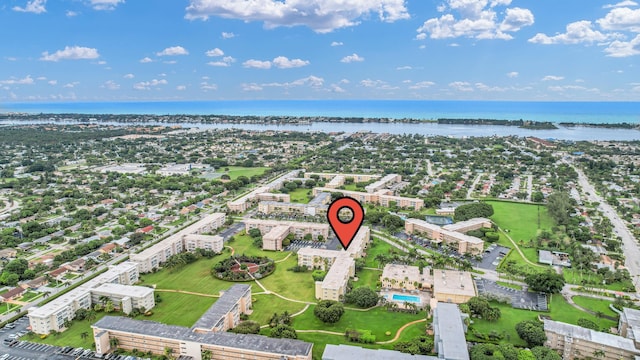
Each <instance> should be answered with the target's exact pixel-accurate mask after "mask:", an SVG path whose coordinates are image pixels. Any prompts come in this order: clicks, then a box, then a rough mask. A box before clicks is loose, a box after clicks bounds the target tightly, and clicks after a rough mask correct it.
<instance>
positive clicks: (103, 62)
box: [96, 60, 107, 65]
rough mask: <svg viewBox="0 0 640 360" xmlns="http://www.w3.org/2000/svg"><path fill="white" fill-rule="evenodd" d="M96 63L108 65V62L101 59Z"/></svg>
mask: <svg viewBox="0 0 640 360" xmlns="http://www.w3.org/2000/svg"><path fill="white" fill-rule="evenodd" d="M96 64H98V65H107V62H106V61H104V60H100V61H98V62H97V63H96Z"/></svg>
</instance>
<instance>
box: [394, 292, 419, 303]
mask: <svg viewBox="0 0 640 360" xmlns="http://www.w3.org/2000/svg"><path fill="white" fill-rule="evenodd" d="M391 298H392V299H393V300H395V301H408V302H412V303H420V298H419V297H417V296H412V295H400V294H393V296H392V297H391Z"/></svg>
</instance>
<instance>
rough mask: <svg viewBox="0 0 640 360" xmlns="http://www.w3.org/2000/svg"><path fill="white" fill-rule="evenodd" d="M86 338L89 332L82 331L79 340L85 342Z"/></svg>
mask: <svg viewBox="0 0 640 360" xmlns="http://www.w3.org/2000/svg"><path fill="white" fill-rule="evenodd" d="M88 337H89V332H87V331H83V332H81V333H80V338H82V340H87V338H88Z"/></svg>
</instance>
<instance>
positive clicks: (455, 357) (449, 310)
mask: <svg viewBox="0 0 640 360" xmlns="http://www.w3.org/2000/svg"><path fill="white" fill-rule="evenodd" d="M465 332H466V327H465V325H464V321H463V315H462V313H461V312H460V309H459V308H458V305H456V304H447V303H441V302H439V303H437V306H436V307H435V309H434V310H433V333H434V339H433V342H434V350H435V351H437V352H438V358H439V359H447V360H469V351H468V350H467V348H468V347H467V341H466V340H465V335H464V334H465Z"/></svg>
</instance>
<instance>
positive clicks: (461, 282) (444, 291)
mask: <svg viewBox="0 0 640 360" xmlns="http://www.w3.org/2000/svg"><path fill="white" fill-rule="evenodd" d="M477 294H478V291H477V290H476V286H475V283H474V282H473V279H472V277H471V273H470V272H467V271H457V270H440V269H438V270H435V269H434V270H433V297H434V299H436V300H437V301H439V302H443V303H454V304H462V303H466V302H467V301H469V299H471V298H472V297H474V296H476V295H477Z"/></svg>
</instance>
